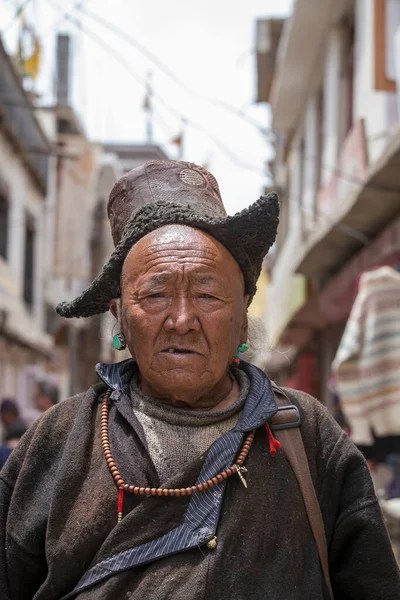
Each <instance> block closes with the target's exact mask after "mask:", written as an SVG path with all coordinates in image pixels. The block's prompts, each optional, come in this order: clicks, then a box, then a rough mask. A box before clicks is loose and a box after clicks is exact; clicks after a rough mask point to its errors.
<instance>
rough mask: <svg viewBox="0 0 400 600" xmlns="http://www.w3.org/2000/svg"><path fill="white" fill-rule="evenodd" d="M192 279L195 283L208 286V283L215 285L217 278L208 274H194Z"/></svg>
mask: <svg viewBox="0 0 400 600" xmlns="http://www.w3.org/2000/svg"><path fill="white" fill-rule="evenodd" d="M190 279H191V281H192V282H194V283H200V284H206V283H214V281H215V280H216V278H215V277H214V276H213V275H208V274H206V273H193V274H192V275H191V276H190Z"/></svg>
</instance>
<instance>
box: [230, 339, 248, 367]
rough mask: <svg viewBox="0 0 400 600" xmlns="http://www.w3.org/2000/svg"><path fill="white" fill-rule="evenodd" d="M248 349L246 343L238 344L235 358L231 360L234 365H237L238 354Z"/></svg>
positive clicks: (238, 361)
mask: <svg viewBox="0 0 400 600" xmlns="http://www.w3.org/2000/svg"><path fill="white" fill-rule="evenodd" d="M248 349H249V347H248V345H247V344H240V345H239V346H238V349H237V352H236V354H235V358H234V359H233V362H234V363H235V365H238V364H239V363H240V360H239V354H241V353H242V352H246V351H247V350H248Z"/></svg>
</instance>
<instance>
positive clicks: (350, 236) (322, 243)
mask: <svg viewBox="0 0 400 600" xmlns="http://www.w3.org/2000/svg"><path fill="white" fill-rule="evenodd" d="M399 214H400V128H399V129H398V130H397V131H396V132H395V133H394V134H393V135H392V136H391V137H390V139H389V141H388V144H387V147H386V149H385V151H384V152H383V153H382V155H381V157H380V158H379V160H377V161H376V162H375V163H374V164H373V165H372V166H371V167H370V168H369V169H368V170H367V172H366V174H365V175H364V177H363V178H361V179H360V180H354V181H351V182H349V183H348V186H347V191H346V194H344V195H343V198H342V199H341V202H340V203H339V204H338V205H337V206H335V207H334V210H331V211H330V213H329V215H327V216H326V217H325V218H324V217H322V218H321V219H320V220H319V221H318V223H317V224H316V225H315V227H314V229H313V231H312V232H311V233H310V235H309V237H308V239H307V240H306V241H305V242H304V244H303V246H302V248H301V250H300V253H299V258H298V262H297V265H296V270H297V271H298V272H300V273H302V274H304V275H306V276H308V277H318V276H321V275H324V276H325V277H326V276H327V275H328V276H329V275H333V274H334V273H336V272H337V271H338V269H339V268H340V267H341V266H342V265H343V264H344V263H345V262H347V261H348V260H349V259H350V258H351V257H352V256H353V255H354V254H355V253H356V252H359V251H360V250H362V249H363V248H365V247H368V246H369V245H370V243H371V242H372V241H373V240H374V238H375V237H376V236H377V235H378V234H379V233H380V232H381V231H382V230H383V229H384V227H386V226H387V225H389V224H390V223H391V222H392V221H394V219H395V218H396V217H397V216H398V215H399Z"/></svg>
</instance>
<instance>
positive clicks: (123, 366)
mask: <svg viewBox="0 0 400 600" xmlns="http://www.w3.org/2000/svg"><path fill="white" fill-rule="evenodd" d="M239 368H240V369H243V371H244V372H245V373H246V374H247V376H248V377H249V379H250V389H249V393H248V395H247V399H246V402H245V404H244V407H243V410H242V412H241V415H240V418H239V421H238V423H237V424H236V427H235V431H240V432H247V431H252V430H253V429H257V428H258V427H261V426H262V425H264V424H265V423H266V422H267V421H268V420H269V419H270V418H271V417H272V416H273V415H274V414H275V413H276V412H277V410H278V407H277V404H276V402H275V397H274V392H273V389H272V385H271V381H270V380H269V378H268V377H267V375H266V374H265V373H264V372H263V371H261V370H260V369H258V368H257V367H255V366H254V365H251V364H250V363H247V362H245V361H243V360H242V361H240V365H239ZM137 370H138V366H137V363H136V361H134V360H133V359H128V360H124V361H122V362H119V363H114V364H106V363H99V364H97V365H96V373H97V375H98V376H99V377H100V379H101V380H102V381H103V382H104V383H105V384H106V385H107V386H108V387H109V388H111V389H112V390H113V394H112V396H111V398H116V397H119V395H120V394H121V393H122V394H125V395H126V396H129V395H130V390H129V382H130V380H131V378H132V376H133V375H134V373H135V372H136V371H137Z"/></svg>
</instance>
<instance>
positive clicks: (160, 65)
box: [74, 5, 275, 137]
mask: <svg viewBox="0 0 400 600" xmlns="http://www.w3.org/2000/svg"><path fill="white" fill-rule="evenodd" d="M74 8H75V9H76V10H79V11H80V12H82V13H83V14H84V15H86V16H87V17H89V18H90V19H92V20H93V21H96V22H97V23H99V24H100V25H102V26H103V27H105V28H106V29H107V30H108V31H110V32H112V33H114V35H116V36H117V37H119V38H120V39H121V40H124V41H125V42H127V43H128V44H130V45H131V46H133V47H134V48H136V49H137V50H138V51H139V52H140V53H141V54H142V55H143V56H145V57H146V58H147V59H148V60H150V61H151V62H152V63H153V64H154V65H155V66H156V67H158V69H160V71H162V72H163V73H164V74H165V75H166V76H167V77H169V78H170V79H171V81H174V83H176V84H177V85H178V86H179V87H180V88H182V89H183V90H185V91H186V92H188V93H189V94H191V95H192V96H195V97H196V98H199V99H201V100H205V101H206V102H209V103H210V104H213V105H214V106H217V107H219V108H223V109H224V110H227V111H229V112H231V113H233V114H235V115H236V116H237V117H239V118H241V119H242V120H243V121H244V122H246V123H248V124H249V125H251V126H252V127H255V128H256V129H257V131H259V132H260V133H262V134H263V135H264V136H268V135H273V136H274V137H275V134H274V132H273V131H272V129H268V128H263V127H261V125H260V124H259V123H257V121H254V120H253V119H252V118H251V117H249V116H248V115H246V113H245V112H244V111H243V109H241V108H238V107H236V106H233V105H232V104H229V103H228V102H224V101H223V100H219V99H218V98H211V97H209V96H207V95H205V94H202V93H201V92H198V91H196V90H194V89H192V88H191V87H190V86H189V85H187V84H186V83H185V82H184V81H183V80H182V79H180V78H179V77H178V76H177V75H176V74H175V73H174V72H173V71H172V70H171V69H170V68H169V67H168V66H167V65H166V64H165V63H164V62H163V61H162V60H161V59H160V58H159V57H158V56H157V55H156V54H154V53H153V52H151V51H150V50H149V49H148V48H146V46H144V44H142V43H141V42H139V41H138V40H136V39H135V38H134V37H133V36H132V34H131V33H129V34H128V33H126V32H125V31H124V30H123V29H121V28H120V27H118V26H117V25H114V24H113V23H110V22H109V21H107V20H106V19H103V18H102V17H100V16H99V15H97V14H96V13H94V12H93V11H91V10H89V9H87V8H84V7H82V6H79V5H75V6H74Z"/></svg>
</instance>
